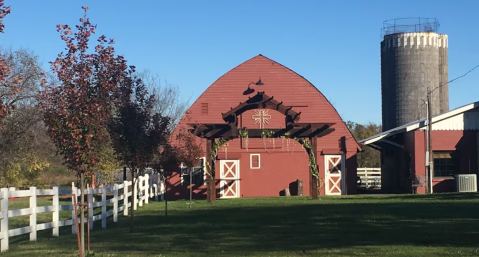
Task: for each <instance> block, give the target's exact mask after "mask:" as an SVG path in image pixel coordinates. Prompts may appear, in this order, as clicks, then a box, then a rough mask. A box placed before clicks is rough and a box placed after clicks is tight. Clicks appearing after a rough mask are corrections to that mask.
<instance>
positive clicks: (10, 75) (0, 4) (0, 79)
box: [0, 0, 22, 129]
mask: <svg viewBox="0 0 479 257" xmlns="http://www.w3.org/2000/svg"><path fill="white" fill-rule="evenodd" d="M9 13H10V6H5V3H4V0H0V32H1V33H3V32H4V28H5V25H4V24H3V18H5V16H7V14H9ZM21 83H22V77H21V76H19V75H18V74H15V73H14V71H13V70H12V68H11V67H10V66H9V65H8V62H7V60H6V59H5V57H4V54H3V53H0V129H1V128H2V121H3V119H4V118H5V116H7V115H8V113H9V112H10V110H11V109H12V108H15V105H14V103H13V102H12V97H14V96H15V95H16V93H17V91H18V86H19V84H21Z"/></svg>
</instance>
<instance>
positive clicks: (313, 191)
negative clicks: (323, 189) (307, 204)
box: [309, 137, 319, 200]
mask: <svg viewBox="0 0 479 257" xmlns="http://www.w3.org/2000/svg"><path fill="white" fill-rule="evenodd" d="M309 140H310V142H311V152H312V154H313V155H314V165H316V170H317V171H318V175H319V167H318V156H317V154H318V139H317V138H316V137H312V138H310V139H309ZM309 180H310V195H311V199H313V200H316V199H318V178H317V177H316V176H313V174H312V173H311V171H310V172H309Z"/></svg>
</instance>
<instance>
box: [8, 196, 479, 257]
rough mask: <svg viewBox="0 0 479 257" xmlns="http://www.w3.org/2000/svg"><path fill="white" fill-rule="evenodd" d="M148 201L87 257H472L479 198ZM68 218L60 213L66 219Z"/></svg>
mask: <svg viewBox="0 0 479 257" xmlns="http://www.w3.org/2000/svg"><path fill="white" fill-rule="evenodd" d="M187 206H188V205H187V204H186V202H185V201H176V202H170V203H169V210H170V212H169V216H168V217H165V216H164V203H163V202H150V204H149V205H145V206H143V207H141V208H139V209H138V211H137V214H136V219H135V220H136V222H135V224H136V231H135V233H129V228H128V225H129V221H128V219H127V218H126V217H123V216H121V218H120V220H119V222H118V223H113V222H112V221H111V220H110V221H109V222H108V228H107V229H101V228H99V227H100V224H99V223H97V224H95V230H93V231H92V238H91V242H92V245H91V248H92V250H93V252H94V253H95V256H335V257H337V256H405V257H413V256H479V195H478V194H439V195H434V196H425V195H423V196H420V195H419V196H417V195H416V196H412V195H409V196H367V197H366V196H349V197H322V198H320V199H319V200H317V201H312V200H309V199H307V198H297V197H291V198H262V199H233V200H218V201H216V202H214V203H211V204H207V203H206V202H204V201H197V202H195V204H194V205H193V208H192V209H191V210H189V209H188V208H187ZM67 216H68V215H67ZM38 238H39V241H38V242H29V241H28V236H26V237H23V239H22V237H19V239H17V240H15V238H12V239H11V241H12V244H11V246H10V250H9V251H8V252H7V253H2V254H1V256H76V253H77V250H76V247H77V242H76V236H75V235H72V234H71V233H70V227H66V228H63V229H61V231H60V237H59V238H51V231H44V232H42V233H40V232H39V235H38Z"/></svg>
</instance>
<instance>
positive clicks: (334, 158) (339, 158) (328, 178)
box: [324, 155, 346, 195]
mask: <svg viewBox="0 0 479 257" xmlns="http://www.w3.org/2000/svg"><path fill="white" fill-rule="evenodd" d="M344 159H345V158H344V155H325V156H324V175H325V176H324V180H325V186H326V187H325V189H326V195H342V194H344V193H345V191H346V190H344V189H345V188H346V186H345V181H344V178H345V177H346V176H345V175H344V171H345V160H344Z"/></svg>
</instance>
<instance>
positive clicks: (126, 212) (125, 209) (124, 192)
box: [123, 180, 128, 216]
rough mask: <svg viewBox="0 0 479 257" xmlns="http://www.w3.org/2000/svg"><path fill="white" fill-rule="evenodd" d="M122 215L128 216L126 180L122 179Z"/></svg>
mask: <svg viewBox="0 0 479 257" xmlns="http://www.w3.org/2000/svg"><path fill="white" fill-rule="evenodd" d="M123 195H124V197H123V206H124V208H123V216H128V181H127V180H125V181H123Z"/></svg>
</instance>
